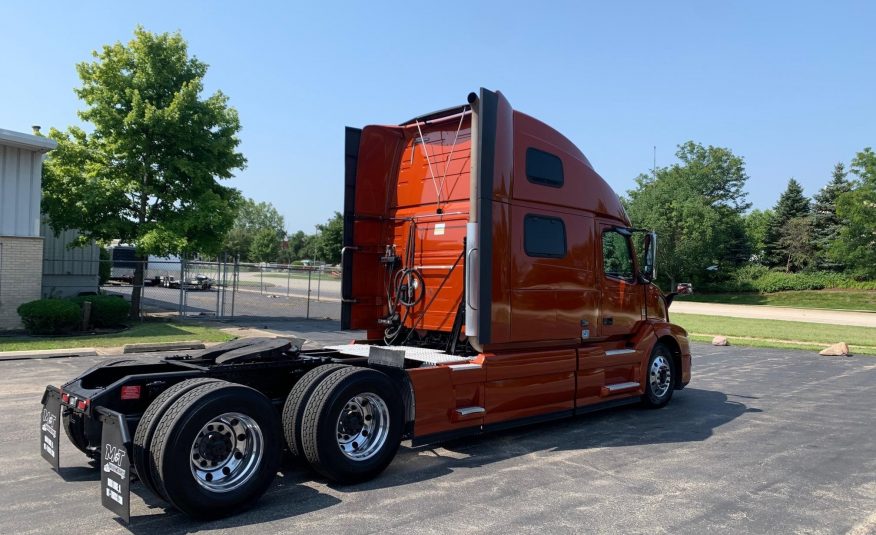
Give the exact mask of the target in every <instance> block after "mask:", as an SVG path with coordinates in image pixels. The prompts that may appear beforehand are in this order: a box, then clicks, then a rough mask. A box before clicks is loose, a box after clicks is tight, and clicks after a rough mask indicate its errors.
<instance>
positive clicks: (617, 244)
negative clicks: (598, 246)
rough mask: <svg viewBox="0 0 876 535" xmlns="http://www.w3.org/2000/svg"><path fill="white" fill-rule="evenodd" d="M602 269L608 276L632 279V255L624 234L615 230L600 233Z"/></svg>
mask: <svg viewBox="0 0 876 535" xmlns="http://www.w3.org/2000/svg"><path fill="white" fill-rule="evenodd" d="M602 269H603V270H604V271H605V274H606V275H608V276H609V277H615V278H618V279H627V280H632V279H633V255H632V252H631V251H630V242H629V240H628V239H627V237H626V236H624V235H623V234H621V233H619V232H618V231H616V230H606V231H603V233H602Z"/></svg>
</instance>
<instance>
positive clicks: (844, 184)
mask: <svg viewBox="0 0 876 535" xmlns="http://www.w3.org/2000/svg"><path fill="white" fill-rule="evenodd" d="M846 176H847V173H846V170H845V166H844V165H843V164H842V163H838V164H836V166H835V167H834V169H833V177H832V179H831V181H830V182H829V183H828V184H827V185H826V186H824V187H823V188H821V190H820V191H819V192H818V193H816V194H815V197H813V204H812V216H813V218H814V220H813V228H812V234H813V239H814V241H815V247H816V255H817V263H818V267H819V268H821V269H840V268H842V267H843V264H842V263H841V262H836V261H834V260H833V259H832V257H831V256H830V255H829V248H830V244H831V243H833V241H834V240H836V239H837V237H838V236H839V233H840V229H841V228H842V226H843V222H842V221H841V220H840V218H839V217H838V216H837V215H836V200H837V198H838V197H839V196H840V195H842V194H843V193H847V192H849V191H851V189H852V184H851V182H849V181H848V180H847V179H846Z"/></svg>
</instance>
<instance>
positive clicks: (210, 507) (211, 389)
mask: <svg viewBox="0 0 876 535" xmlns="http://www.w3.org/2000/svg"><path fill="white" fill-rule="evenodd" d="M229 409H231V410H233V411H234V412H238V413H241V414H245V415H247V416H248V417H250V418H252V419H253V420H254V421H255V422H256V424H258V427H259V429H260V430H261V432H262V438H263V443H264V450H263V456H262V458H261V459H260V460H259V462H258V468H257V470H256V472H255V473H254V474H253V475H252V477H250V479H248V480H247V481H246V482H245V483H243V484H241V486H240V487H238V488H236V489H234V490H231V491H228V492H214V491H210V490H207V489H205V488H203V487H201V486H200V485H199V484H198V483H197V482H196V481H195V477H194V475H193V474H192V471H191V467H190V459H189V454H190V451H191V447H192V443H193V442H194V440H195V437H196V435H197V433H198V432H199V431H200V430H201V428H202V427H203V426H204V425H206V424H207V423H208V422H209V421H210V420H211V419H212V418H214V417H216V416H218V415H220V414H223V413H226V412H228V411H229ZM282 440H283V437H282V433H281V431H280V418H279V416H278V414H277V411H276V410H275V409H274V407H273V405H272V404H271V401H270V400H269V399H268V398H267V397H265V396H264V395H263V394H262V393H260V392H259V391H257V390H255V389H252V388H250V387H247V386H243V385H239V384H234V383H210V384H206V385H201V386H198V387H196V388H194V389H192V390H190V391H188V392H186V393H185V394H184V395H183V396H182V397H180V398H179V399H178V400H177V402H176V403H174V404H173V405H172V406H171V407H170V408H169V409H168V410H167V412H165V413H164V416H162V417H161V420H160V421H159V423H158V427H157V428H156V430H155V435H154V436H153V438H152V447H151V448H150V453H151V457H152V462H153V463H154V466H156V467H157V468H158V474H157V475H158V477H156V478H155V480H154V483H155V485H156V486H157V487H158V490H159V492H160V493H161V494H162V495H163V496H165V497H166V498H167V500H168V501H169V502H170V503H171V504H172V505H173V506H174V507H176V508H177V509H179V510H180V511H182V512H184V513H187V514H188V515H190V516H193V517H196V518H218V517H222V516H227V515H231V514H234V513H236V512H237V511H240V510H241V509H244V508H246V507H247V506H249V505H251V504H252V503H253V502H255V501H256V500H258V499H259V498H260V497H261V495H262V494H264V492H265V491H266V490H267V489H268V487H269V486H270V484H271V482H272V481H273V479H274V476H276V474H277V468H278V466H279V463H280V452H281V446H280V445H281V444H282Z"/></svg>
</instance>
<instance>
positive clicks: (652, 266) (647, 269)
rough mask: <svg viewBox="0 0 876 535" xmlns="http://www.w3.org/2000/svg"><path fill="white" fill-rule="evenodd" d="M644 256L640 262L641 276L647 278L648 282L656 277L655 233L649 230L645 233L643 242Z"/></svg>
mask: <svg viewBox="0 0 876 535" xmlns="http://www.w3.org/2000/svg"><path fill="white" fill-rule="evenodd" d="M644 248H645V250H644V253H645V254H644V258H645V261H644V262H643V264H642V276H643V277H645V279H647V280H648V282H651V281H653V280H654V279H656V278H657V233H656V232H649V233H647V234H645V243H644Z"/></svg>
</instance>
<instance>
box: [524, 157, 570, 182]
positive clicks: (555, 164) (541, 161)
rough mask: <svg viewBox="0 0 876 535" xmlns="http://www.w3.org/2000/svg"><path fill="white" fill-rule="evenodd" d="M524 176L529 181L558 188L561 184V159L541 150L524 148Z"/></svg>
mask: <svg viewBox="0 0 876 535" xmlns="http://www.w3.org/2000/svg"><path fill="white" fill-rule="evenodd" d="M526 178H527V179H528V180H529V181H530V182H534V183H536V184H541V185H543V186H550V187H552V188H559V187H562V185H563V160H561V159H560V157H559V156H555V155H553V154H551V153H549V152H545V151H543V150H538V149H533V148H532V147H530V148H528V149H526Z"/></svg>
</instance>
